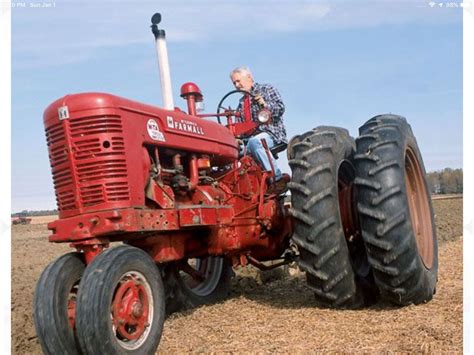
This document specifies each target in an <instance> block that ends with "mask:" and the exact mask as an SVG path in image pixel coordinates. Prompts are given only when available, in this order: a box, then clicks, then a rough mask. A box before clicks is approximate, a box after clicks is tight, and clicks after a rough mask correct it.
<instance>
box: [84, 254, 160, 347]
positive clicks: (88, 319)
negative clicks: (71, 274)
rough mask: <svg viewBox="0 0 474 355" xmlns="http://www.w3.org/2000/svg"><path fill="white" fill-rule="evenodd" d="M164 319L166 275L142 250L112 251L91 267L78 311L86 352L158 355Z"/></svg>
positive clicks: (102, 255) (85, 277) (95, 260)
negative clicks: (164, 280)
mask: <svg viewBox="0 0 474 355" xmlns="http://www.w3.org/2000/svg"><path fill="white" fill-rule="evenodd" d="M164 316H165V297H164V288H163V283H162V280H161V275H160V272H159V270H158V267H157V266H156V265H155V263H154V262H153V260H152V259H151V257H150V256H149V255H148V254H146V253H145V252H144V251H143V250H141V249H138V248H135V247H131V246H126V245H123V246H119V247H116V248H112V249H109V250H106V251H104V252H103V253H101V254H100V255H98V256H97V257H96V258H95V259H94V260H93V261H92V263H91V264H89V266H88V267H87V268H86V271H85V273H84V276H83V279H82V281H81V284H80V287H79V292H78V300H77V312H76V324H77V337H78V341H79V343H80V346H81V349H82V351H83V353H84V354H154V353H155V351H156V349H157V347H158V344H159V342H160V338H161V333H162V330H163V323H164Z"/></svg>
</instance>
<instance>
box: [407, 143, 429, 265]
mask: <svg viewBox="0 0 474 355" xmlns="http://www.w3.org/2000/svg"><path fill="white" fill-rule="evenodd" d="M405 181H406V186H407V199H408V207H409V210H410V217H411V224H412V228H413V233H414V234H415V239H416V246H417V248H418V253H419V255H420V257H421V260H422V261H423V264H424V265H425V267H426V268H428V269H431V267H432V266H433V261H434V244H433V239H434V238H433V237H434V236H433V225H432V221H431V210H430V205H429V202H428V190H427V188H426V185H425V182H424V179H423V170H422V169H421V166H420V163H419V161H418V159H417V158H416V154H415V152H414V151H413V150H412V149H411V148H408V149H407V151H406V155H405Z"/></svg>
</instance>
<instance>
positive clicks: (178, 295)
mask: <svg viewBox="0 0 474 355" xmlns="http://www.w3.org/2000/svg"><path fill="white" fill-rule="evenodd" d="M201 260H208V261H210V262H211V263H212V265H210V268H209V269H207V270H206V269H205V270H204V272H205V274H206V275H210V276H211V278H212V279H213V280H209V282H208V281H204V282H207V285H206V284H205V283H204V282H203V283H202V284H197V285H193V287H190V284H189V277H187V276H188V275H184V276H183V274H182V272H180V271H179V269H178V268H177V267H176V266H175V265H173V264H171V265H168V266H167V267H165V269H164V274H165V277H164V282H165V285H166V290H167V299H166V301H167V304H166V313H167V314H170V313H173V312H176V311H179V310H183V309H190V308H195V307H198V306H201V305H205V304H212V303H216V302H220V301H222V300H224V299H226V298H227V297H228V296H229V294H230V283H231V278H232V276H233V271H232V268H231V266H230V263H229V261H228V260H227V259H226V258H224V257H219V256H209V257H207V258H203V259H201Z"/></svg>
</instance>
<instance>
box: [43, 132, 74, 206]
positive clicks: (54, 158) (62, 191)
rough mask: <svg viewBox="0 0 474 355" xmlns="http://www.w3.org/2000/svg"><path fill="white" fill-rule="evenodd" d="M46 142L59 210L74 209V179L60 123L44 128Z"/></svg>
mask: <svg viewBox="0 0 474 355" xmlns="http://www.w3.org/2000/svg"><path fill="white" fill-rule="evenodd" d="M46 142H47V144H48V151H49V162H50V165H51V171H52V175H53V183H54V189H55V193H56V202H57V205H58V209H59V211H68V210H73V209H76V208H77V205H76V198H75V194H74V184H73V182H74V181H73V178H72V171H71V164H70V162H69V161H68V153H67V148H66V147H67V144H66V138H65V132H64V128H63V126H62V124H61V123H57V124H55V125H53V126H51V127H48V128H47V129H46Z"/></svg>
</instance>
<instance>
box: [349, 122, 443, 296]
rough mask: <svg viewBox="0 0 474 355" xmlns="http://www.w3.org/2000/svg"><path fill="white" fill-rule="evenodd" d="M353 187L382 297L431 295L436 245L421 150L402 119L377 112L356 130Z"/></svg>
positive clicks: (364, 236)
mask: <svg viewBox="0 0 474 355" xmlns="http://www.w3.org/2000/svg"><path fill="white" fill-rule="evenodd" d="M359 133H360V137H359V138H357V140H356V141H357V155H356V156H355V161H356V173H357V177H356V181H355V183H356V190H357V201H358V213H359V218H360V222H361V226H362V236H363V239H364V242H365V244H366V248H367V252H368V256H369V262H370V263H371V265H372V268H373V269H374V277H375V281H376V283H377V286H378V287H379V289H380V291H381V295H382V297H383V298H384V299H386V300H389V301H391V302H393V303H395V304H398V305H408V304H410V303H414V304H418V303H421V302H426V301H429V300H430V299H431V298H432V297H433V294H434V293H435V288H436V282H437V273H438V245H437V239H436V229H435V224H434V218H433V208H432V205H431V197H430V195H429V192H428V189H427V187H426V186H427V183H426V173H425V168H424V166H423V160H422V158H421V154H420V151H419V148H418V145H417V142H416V140H415V137H414V135H413V132H412V130H411V127H410V125H409V124H408V123H407V121H406V119H405V118H404V117H401V116H397V115H391V114H387V115H380V116H375V117H373V118H372V119H370V120H369V121H367V122H366V123H365V124H364V125H363V126H362V127H361V128H360V129H359Z"/></svg>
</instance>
